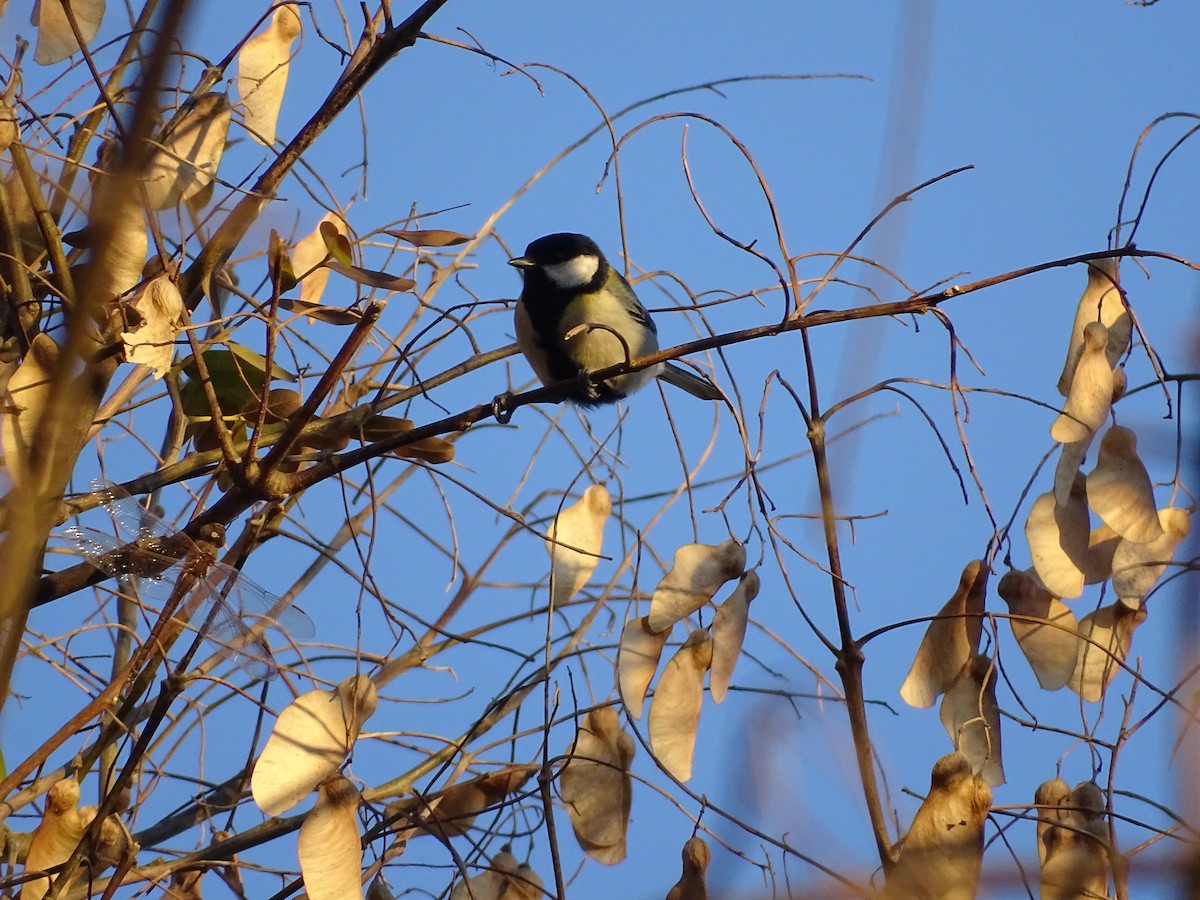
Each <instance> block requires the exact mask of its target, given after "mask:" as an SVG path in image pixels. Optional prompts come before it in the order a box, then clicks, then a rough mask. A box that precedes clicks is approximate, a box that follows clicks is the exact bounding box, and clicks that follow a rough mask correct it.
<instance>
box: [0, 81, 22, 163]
mask: <svg viewBox="0 0 1200 900" xmlns="http://www.w3.org/2000/svg"><path fill="white" fill-rule="evenodd" d="M14 83H15V82H14V81H11V80H10V82H9V84H10V85H12V84H14ZM5 93H7V91H5ZM20 137H21V125H20V123H19V122H18V121H17V114H16V112H15V111H14V110H13V108H12V106H11V105H10V100H9V99H5V100H4V101H3V102H0V153H7V152H8V148H9V147H11V146H12V145H13V142H14V141H17V140H19V139H20Z"/></svg>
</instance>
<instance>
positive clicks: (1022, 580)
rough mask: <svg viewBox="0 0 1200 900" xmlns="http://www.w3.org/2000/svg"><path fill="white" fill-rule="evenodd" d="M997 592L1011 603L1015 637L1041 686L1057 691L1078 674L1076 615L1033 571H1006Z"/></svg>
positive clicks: (1011, 621)
mask: <svg viewBox="0 0 1200 900" xmlns="http://www.w3.org/2000/svg"><path fill="white" fill-rule="evenodd" d="M996 590H997V593H999V594H1000V596H1001V597H1002V598H1003V599H1004V602H1005V603H1007V604H1008V612H1009V615H1010V616H1012V617H1013V618H1010V619H1009V620H1008V623H1009V625H1011V626H1012V631H1013V637H1015V638H1016V639H1017V645H1018V646H1019V647H1020V648H1021V652H1022V653H1024V654H1025V658H1026V659H1027V660H1029V667H1030V668H1031V669H1033V674H1034V675H1036V676H1037V680H1038V684H1040V685H1041V686H1042V688H1043V689H1044V690H1047V691H1057V690H1058V689H1059V688H1061V687H1063V686H1064V685H1065V684H1066V683H1067V682H1068V681H1070V680H1071V673H1072V672H1074V671H1075V659H1076V657H1077V656H1078V653H1079V635H1078V633H1077V632H1078V628H1079V623H1078V622H1077V621H1076V620H1075V614H1074V613H1072V612H1071V610H1070V609H1068V608H1067V605H1066V604H1065V603H1063V602H1062V601H1061V600H1059V599H1058V598H1057V597H1055V596H1054V595H1053V594H1051V593H1050V592H1049V591H1048V590H1046V589H1045V588H1044V587H1043V586H1042V584H1041V582H1039V581H1038V580H1037V577H1036V576H1035V575H1033V574H1031V573H1030V572H1018V571H1016V570H1013V571H1010V572H1006V573H1005V574H1004V577H1003V578H1001V579H1000V584H999V585H998V586H997V588H996Z"/></svg>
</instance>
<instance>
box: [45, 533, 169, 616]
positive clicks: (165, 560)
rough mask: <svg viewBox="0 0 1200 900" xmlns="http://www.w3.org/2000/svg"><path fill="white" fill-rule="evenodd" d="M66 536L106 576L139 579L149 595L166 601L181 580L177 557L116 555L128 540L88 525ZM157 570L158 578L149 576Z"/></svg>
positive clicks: (136, 553)
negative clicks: (148, 573)
mask: <svg viewBox="0 0 1200 900" xmlns="http://www.w3.org/2000/svg"><path fill="white" fill-rule="evenodd" d="M63 534H64V536H65V537H66V538H67V540H69V541H70V542H71V543H72V544H74V545H75V549H77V550H78V551H79V552H80V554H81V555H83V556H85V557H86V558H87V560H88V561H89V562H90V563H91V564H92V565H93V566H95V567H96V568H97V569H99V570H100V571H101V572H103V573H104V574H105V575H108V576H110V577H112V578H123V577H126V576H132V577H136V578H137V580H138V584H139V586H140V587H141V588H142V590H143V591H145V593H146V594H147V595H148V596H151V597H155V598H157V599H160V600H164V599H166V597H165V596H163V595H164V592H165V593H166V594H168V595H169V594H170V591H171V585H172V584H174V583H175V579H176V578H178V577H179V572H178V567H179V564H180V560H179V559H177V558H175V557H174V556H167V555H165V554H163V553H158V552H157V551H155V550H152V549H150V548H138V549H137V550H136V551H131V552H127V553H116V552H115V551H117V550H119V549H121V548H122V547H126V546H127V542H126V541H124V540H122V539H121V538H119V537H117V536H116V535H113V534H109V533H108V532H105V531H100V530H98V529H95V528H89V527H88V526H86V525H72V526H71V527H70V528H65V529H63ZM154 569H157V570H160V571H159V572H158V574H157V575H147V574H145V573H146V572H148V571H150V570H154Z"/></svg>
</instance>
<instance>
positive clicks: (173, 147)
mask: <svg viewBox="0 0 1200 900" xmlns="http://www.w3.org/2000/svg"><path fill="white" fill-rule="evenodd" d="M232 116H233V112H232V110H231V108H230V106H229V98H228V97H226V96H225V95H224V94H221V93H218V92H216V91H213V92H210V93H208V94H204V95H203V96H201V97H199V98H197V100H196V101H195V104H194V105H193V106H192V108H191V109H189V110H187V112H185V113H183V114H182V115H180V116H179V118H178V119H176V120H175V121H174V122H172V123H171V124H170V126H169V128H168V132H167V134H165V135H164V136H163V138H162V140H161V142H160V146H159V148H158V150H157V152H155V154H154V156H153V157H152V158H151V160H150V162H149V164H148V165H147V167H146V178H145V188H146V198H147V202H148V203H149V205H150V208H151V209H169V208H172V207H174V206H177V205H179V204H180V203H182V202H184V201H185V200H188V199H190V198H191V197H193V196H195V195H196V194H198V193H199V192H200V191H202V190H203V189H204V188H206V187H208V185H209V184H210V183H211V182H212V180H213V178H215V177H216V174H217V167H218V166H219V165H220V163H221V156H222V154H223V153H224V152H225V137H226V135H227V134H228V133H229V121H230V119H231V118H232Z"/></svg>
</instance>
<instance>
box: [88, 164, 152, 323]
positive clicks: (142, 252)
mask: <svg viewBox="0 0 1200 900" xmlns="http://www.w3.org/2000/svg"><path fill="white" fill-rule="evenodd" d="M93 191H94V193H93V196H92V207H91V208H92V216H93V218H95V216H96V214H97V213H98V212H99V211H100V210H104V216H105V222H106V223H107V225H108V229H109V230H108V231H107V233H106V238H107V240H106V241H105V244H106V246H105V249H104V251H103V252H104V255H103V259H104V262H103V265H101V266H96V265H93V263H94V261H95V251H92V250H89V251H88V262H87V263H86V265H87V266H88V278H89V281H88V287H89V290H91V291H94V292H95V296H96V298H97V299H98V300H104V301H108V300H113V299H115V298H117V297H120V296H121V295H122V294H125V293H127V292H128V291H130V290H132V289H133V288H134V287H135V286H136V285H138V284H139V283H140V282H141V280H142V270H143V269H144V268H145V265H146V254H147V253H148V252H149V238H148V237H147V235H146V220H145V216H144V215H143V213H142V207H141V202H140V200H139V198H138V197H137V196H136V192H135V191H129V190H128V189H124V190H123V189H122V188H121V187H120V186H119V185H118V183H117V182H114V181H112V180H110V179H108V178H100V179H97V181H96V185H95V187H94V188H93Z"/></svg>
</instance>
